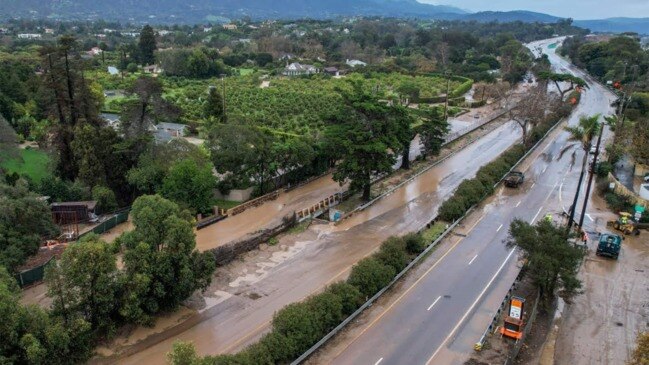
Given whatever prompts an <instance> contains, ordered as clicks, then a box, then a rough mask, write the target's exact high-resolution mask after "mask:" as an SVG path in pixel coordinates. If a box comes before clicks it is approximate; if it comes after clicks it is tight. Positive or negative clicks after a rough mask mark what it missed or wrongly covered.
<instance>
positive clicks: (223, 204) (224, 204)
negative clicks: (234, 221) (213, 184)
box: [214, 199, 241, 210]
mask: <svg viewBox="0 0 649 365" xmlns="http://www.w3.org/2000/svg"><path fill="white" fill-rule="evenodd" d="M239 204H241V202H235V201H232V200H221V199H216V200H215V201H214V205H216V206H218V207H219V208H221V209H225V210H228V209H230V208H234V207H236V206H237V205H239Z"/></svg>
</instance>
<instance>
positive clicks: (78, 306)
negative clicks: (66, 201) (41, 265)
mask: <svg viewBox="0 0 649 365" xmlns="http://www.w3.org/2000/svg"><path fill="white" fill-rule="evenodd" d="M117 276H118V272H117V265H116V256H115V254H114V253H113V252H112V251H111V247H110V246H109V245H108V244H107V243H106V242H103V241H101V240H100V239H99V236H96V235H91V236H86V237H84V238H82V239H81V240H80V242H78V243H77V244H75V245H72V246H70V247H68V249H67V250H65V252H64V253H63V256H62V257H61V260H60V261H59V262H56V263H54V264H52V265H50V266H49V267H48V271H47V276H46V281H47V284H48V296H50V297H51V298H52V303H53V311H54V313H55V314H61V315H65V316H67V317H68V318H69V319H70V318H77V317H78V318H83V319H84V320H86V321H88V322H89V323H90V325H91V327H92V329H93V330H96V331H97V332H98V333H106V332H109V330H111V329H114V328H115V320H116V317H117V316H116V315H117V310H118V305H117V301H116V292H117V280H116V278H117Z"/></svg>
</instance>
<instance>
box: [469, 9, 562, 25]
mask: <svg viewBox="0 0 649 365" xmlns="http://www.w3.org/2000/svg"><path fill="white" fill-rule="evenodd" d="M460 18H461V19H462V20H475V21H479V22H493V21H497V22H501V23H504V22H516V21H521V22H525V23H533V22H539V23H555V22H557V21H558V20H561V18H559V17H556V16H552V15H548V14H543V13H535V12H533V11H524V10H515V11H481V12H479V13H473V14H465V15H463V16H461V17H460Z"/></svg>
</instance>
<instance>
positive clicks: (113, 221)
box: [79, 207, 131, 238]
mask: <svg viewBox="0 0 649 365" xmlns="http://www.w3.org/2000/svg"><path fill="white" fill-rule="evenodd" d="M130 212H131V207H128V208H124V209H122V210H121V211H117V212H116V213H115V214H114V215H113V216H111V217H110V218H108V219H106V220H105V221H103V222H101V223H100V224H98V225H97V226H96V227H94V228H93V229H91V230H89V231H87V232H84V233H82V234H80V235H79V238H81V237H83V236H85V235H87V234H89V233H95V234H102V233H105V232H107V231H109V230H111V229H113V228H114V227H115V226H117V225H118V224H120V223H124V222H126V221H127V220H128V215H129V213H130Z"/></svg>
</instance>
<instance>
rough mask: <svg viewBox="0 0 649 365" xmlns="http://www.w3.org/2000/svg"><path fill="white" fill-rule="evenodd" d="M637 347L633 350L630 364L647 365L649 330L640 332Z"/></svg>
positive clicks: (648, 357) (648, 358) (648, 359)
mask: <svg viewBox="0 0 649 365" xmlns="http://www.w3.org/2000/svg"><path fill="white" fill-rule="evenodd" d="M636 344H637V346H636V348H635V350H633V356H632V357H631V361H629V365H646V364H649V332H642V333H639V334H638V338H637V339H636Z"/></svg>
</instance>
